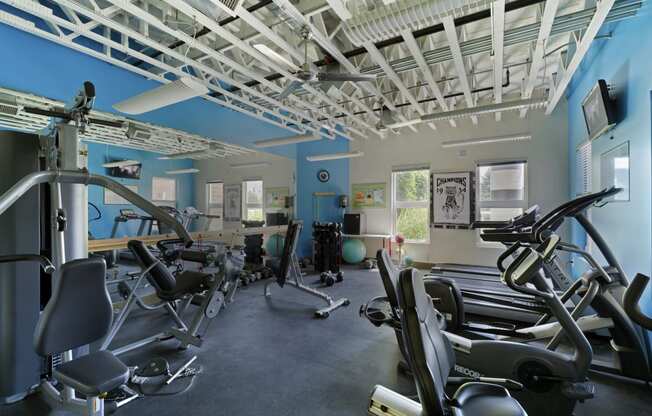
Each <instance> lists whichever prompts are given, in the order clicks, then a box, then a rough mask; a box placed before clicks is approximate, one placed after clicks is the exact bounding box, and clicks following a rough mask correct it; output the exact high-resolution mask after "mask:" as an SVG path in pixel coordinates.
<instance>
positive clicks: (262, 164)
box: [231, 162, 271, 169]
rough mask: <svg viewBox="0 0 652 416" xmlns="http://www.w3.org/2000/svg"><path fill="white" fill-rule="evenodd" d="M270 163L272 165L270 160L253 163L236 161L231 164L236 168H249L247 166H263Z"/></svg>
mask: <svg viewBox="0 0 652 416" xmlns="http://www.w3.org/2000/svg"><path fill="white" fill-rule="evenodd" d="M269 165H271V163H269V162H251V163H234V164H232V165H231V167H232V168H234V169H247V168H262V167H265V166H269Z"/></svg>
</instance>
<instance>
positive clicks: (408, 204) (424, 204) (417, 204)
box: [390, 165, 432, 244]
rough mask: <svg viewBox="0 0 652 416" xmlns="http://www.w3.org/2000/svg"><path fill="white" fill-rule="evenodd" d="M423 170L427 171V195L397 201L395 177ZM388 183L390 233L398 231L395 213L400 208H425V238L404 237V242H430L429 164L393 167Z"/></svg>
mask: <svg viewBox="0 0 652 416" xmlns="http://www.w3.org/2000/svg"><path fill="white" fill-rule="evenodd" d="M419 170H425V171H427V172H428V196H427V197H426V199H425V200H424V201H399V200H398V199H397V197H396V193H397V190H398V187H397V186H396V178H397V177H398V174H400V173H405V172H411V171H419ZM390 185H391V203H390V206H391V208H390V209H391V213H390V215H391V227H392V235H396V234H397V233H398V230H397V219H398V218H397V213H398V210H399V209H400V208H426V209H427V211H428V215H427V222H426V238H425V239H424V240H412V239H406V240H405V242H406V243H408V244H430V240H431V238H430V231H431V229H430V228H431V227H430V225H431V224H430V223H431V215H432V213H431V205H432V172H431V171H430V166H425V165H415V166H406V167H394V168H392V172H391V174H390Z"/></svg>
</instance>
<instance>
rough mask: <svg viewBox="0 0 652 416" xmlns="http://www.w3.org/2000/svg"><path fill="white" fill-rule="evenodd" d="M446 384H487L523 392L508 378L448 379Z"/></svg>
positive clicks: (521, 387) (519, 384)
mask: <svg viewBox="0 0 652 416" xmlns="http://www.w3.org/2000/svg"><path fill="white" fill-rule="evenodd" d="M446 382H447V384H450V385H453V386H457V385H462V384H466V383H488V384H495V385H498V386H501V387H504V388H506V389H508V390H523V384H521V383H519V382H518V381H516V380H511V379H509V378H492V377H448V379H447V380H446Z"/></svg>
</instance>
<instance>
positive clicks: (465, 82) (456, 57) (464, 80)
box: [442, 16, 478, 124]
mask: <svg viewBox="0 0 652 416" xmlns="http://www.w3.org/2000/svg"><path fill="white" fill-rule="evenodd" d="M442 23H443V24H444V31H445V32H446V39H447V40H448V46H449V47H450V50H451V55H452V56H453V63H454V65H455V70H456V71H457V76H458V80H459V83H460V87H461V88H462V92H463V93H464V99H465V100H466V106H467V108H471V107H474V106H475V103H474V102H473V95H472V94H471V87H470V86H469V77H468V75H467V73H466V66H465V65H464V58H463V56H462V50H461V49H460V41H459V39H458V37H457V29H456V28H455V21H454V20H453V17H451V16H446V17H444V18H443V19H442ZM471 120H472V121H473V124H478V118H477V117H476V116H473V117H471Z"/></svg>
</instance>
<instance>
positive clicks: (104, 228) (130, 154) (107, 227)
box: [88, 143, 195, 238]
mask: <svg viewBox="0 0 652 416" xmlns="http://www.w3.org/2000/svg"><path fill="white" fill-rule="evenodd" d="M158 156H159V155H158V154H156V153H151V152H144V151H140V150H134V149H124V148H120V147H115V146H108V145H104V144H98V143H89V144H88V170H90V171H91V172H93V173H98V174H102V175H106V174H107V173H108V172H107V169H105V168H103V167H102V164H103V163H105V162H107V161H111V160H126V159H135V160H139V161H141V162H142V164H143V167H142V172H141V176H140V179H138V180H136V179H122V178H115V179H116V180H117V181H118V182H120V183H122V184H123V185H136V186H138V193H139V194H140V195H141V196H143V197H145V198H147V199H151V198H152V177H154V176H161V177H168V178H174V179H176V181H177V203H176V207H177V208H179V209H183V208H185V207H187V206H189V205H194V200H195V198H194V189H195V187H194V184H193V179H194V175H189V174H185V175H166V174H165V171H166V170H172V169H183V168H189V167H192V161H190V160H157V159H156V158H157V157H158ZM88 201H89V202H92V203H94V204H95V205H97V207H98V208H99V209H100V211H101V213H102V218H101V219H100V220H99V221H94V222H91V223H90V225H89V231H90V232H91V233H92V234H93V236H94V237H95V238H109V237H110V235H111V228H112V227H113V219H114V218H115V217H116V215H118V214H119V211H120V209H122V208H134V206H133V205H104V189H103V188H100V187H98V186H90V187H89V188H88ZM88 215H89V218H92V217H94V216H96V212H95V211H94V210H93V209H89V210H88ZM139 225H140V224H139V222H138V221H129V222H127V223H121V224H120V226H119V227H118V233H117V235H116V237H124V236H127V235H136V234H137V231H138V226H139Z"/></svg>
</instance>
